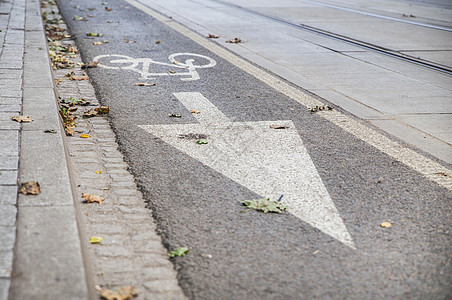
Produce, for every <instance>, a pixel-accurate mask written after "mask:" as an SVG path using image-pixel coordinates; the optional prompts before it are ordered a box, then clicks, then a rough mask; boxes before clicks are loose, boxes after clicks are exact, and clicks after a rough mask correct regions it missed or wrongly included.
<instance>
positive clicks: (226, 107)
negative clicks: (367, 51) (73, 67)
mask: <svg viewBox="0 0 452 300" xmlns="http://www.w3.org/2000/svg"><path fill="white" fill-rule="evenodd" d="M59 5H60V9H61V11H62V13H63V15H64V17H65V19H66V21H67V23H68V26H69V27H70V30H71V33H72V34H73V35H74V36H75V37H76V40H77V45H78V46H79V49H80V51H81V54H82V57H83V58H84V61H85V62H89V61H92V60H94V59H95V60H98V61H99V63H100V64H99V66H98V67H97V68H93V69H90V70H89V75H90V76H91V80H92V81H93V83H94V86H95V89H96V92H97V96H98V98H99V99H100V101H101V102H102V103H103V104H104V105H109V106H110V107H111V113H110V117H111V124H112V126H113V128H114V130H115V132H116V134H117V139H118V142H119V144H120V147H121V151H122V152H123V154H124V155H125V157H126V160H127V162H128V163H129V165H130V168H131V171H132V172H133V174H134V176H135V178H136V182H137V183H138V185H139V187H140V188H141V190H142V192H143V195H144V198H145V199H146V201H147V202H148V203H149V206H150V207H152V209H153V211H154V217H155V218H156V221H157V223H158V228H159V231H160V234H161V235H162V237H163V240H164V244H165V246H166V247H167V248H168V249H174V248H176V247H178V246H185V247H187V248H189V249H190V252H189V254H188V255H186V256H185V257H178V258H175V259H174V260H173V261H174V264H175V267H176V269H177V271H178V279H179V280H180V284H181V286H182V288H183V290H184V292H185V293H186V294H187V296H189V297H190V298H192V299H264V298H265V299H300V298H301V299H310V298H334V299H340V298H347V299H355V298H356V299H375V298H382V299H390V298H398V299H407V298H410V299H445V298H448V297H451V296H452V291H451V285H450V283H451V282H452V265H451V263H452V262H451V257H452V250H451V249H452V248H451V241H452V235H451V225H452V224H451V223H452V222H451V213H452V209H451V208H452V204H451V203H452V202H451V200H452V199H451V195H450V191H449V189H448V187H447V186H445V185H442V186H441V185H440V184H438V183H437V182H434V181H431V180H429V179H427V178H426V176H425V174H421V173H422V172H423V171H422V168H423V167H422V166H421V167H420V168H418V169H417V170H418V171H415V170H414V169H413V167H412V166H411V167H409V166H407V164H406V163H402V162H400V160H398V159H395V158H394V157H393V156H390V155H388V154H387V153H384V152H383V151H382V150H381V149H377V148H376V147H374V146H371V145H370V144H369V143H368V142H365V141H362V140H361V139H358V138H357V137H356V135H354V134H351V133H350V132H348V131H347V130H344V129H343V128H342V127H340V126H338V124H339V123H337V122H335V121H331V118H330V119H329V117H328V114H331V115H332V114H340V113H342V114H345V115H347V112H343V111H342V110H341V108H340V107H335V106H334V105H332V104H330V103H328V101H327V99H326V100H324V99H315V97H314V96H306V97H307V98H309V99H311V98H312V99H314V100H312V101H315V100H319V101H321V102H322V103H325V104H327V105H329V106H331V107H333V108H334V109H333V110H331V111H330V110H325V111H321V112H318V113H311V112H309V111H308V110H307V108H306V106H304V105H302V104H301V103H300V102H299V101H295V100H294V98H293V97H290V96H288V94H287V93H283V92H281V88H279V85H281V86H284V87H286V86H288V87H290V88H291V89H295V90H297V91H298V92H300V93H302V91H301V90H300V89H299V88H298V87H294V86H292V85H290V84H288V83H286V82H284V80H282V79H279V78H277V77H274V76H272V75H269V76H270V78H273V79H275V80H276V81H272V80H270V79H269V81H268V82H267V83H264V82H262V79H259V78H256V76H254V75H252V73H250V72H245V71H244V70H243V68H240V66H237V64H234V63H231V60H228V59H225V58H224V56H222V55H219V54H218V53H216V52H215V51H211V50H209V49H206V48H205V47H204V46H202V45H200V44H198V43H196V42H195V41H194V40H193V39H191V38H189V37H187V36H185V35H183V34H182V33H180V32H178V31H176V30H174V29H173V28H171V27H169V26H168V25H167V23H168V24H169V23H172V22H171V19H167V20H166V22H165V21H163V22H162V21H160V20H156V19H155V18H153V17H151V16H150V15H149V14H148V13H146V12H145V11H143V10H140V9H138V8H136V7H135V6H133V5H131V4H130V3H128V2H125V1H119V0H110V1H108V3H106V4H101V2H100V1H98V2H92V1H87V0H81V1H75V0H72V1H59ZM106 7H107V8H108V10H106ZM88 8H95V10H85V9H88ZM88 14H90V15H92V16H94V17H89V16H88ZM74 16H83V17H86V18H87V19H88V21H75V20H74ZM90 32H92V33H101V34H103V36H102V37H91V36H87V33H90ZM198 38H201V37H199V36H198ZM103 40H108V41H109V42H108V43H104V44H102V45H93V42H96V41H103ZM231 55H232V54H231ZM232 56H233V55H232ZM231 59H232V60H234V58H231ZM237 61H238V62H239V63H238V64H239V65H240V62H241V61H240V59H239V60H237ZM242 65H243V63H242ZM260 72H263V71H262V70H261V71H260ZM136 83H155V86H137V85H136ZM313 97H314V98H313ZM313 103H314V102H313ZM191 111H193V112H191ZM198 111H199V112H200V113H199V114H198V113H197V112H198ZM169 114H176V115H180V116H181V117H180V118H178V117H169ZM342 114H341V115H342ZM346 118H349V117H346ZM350 118H353V117H352V116H350ZM344 122H347V121H346V120H345V121H344ZM271 125H278V126H280V127H284V128H282V129H275V128H271ZM199 139H205V140H206V141H207V142H208V143H207V144H197V143H196V142H197V141H198V140H199ZM412 152H413V153H416V152H415V151H412ZM432 163H433V164H434V165H435V164H436V163H437V162H435V160H434V159H433V158H432ZM439 165H440V164H439ZM419 170H420V171H419ZM446 177H447V176H446ZM281 195H282V198H281V201H282V203H284V204H286V205H288V206H289V210H288V212H285V213H282V214H271V213H268V214H264V213H260V212H257V211H245V209H244V207H243V206H242V205H241V201H242V200H246V199H257V198H263V197H270V198H271V199H274V200H277V199H279V198H280V197H281ZM385 221H386V222H390V223H391V224H392V226H391V227H390V228H382V227H380V224H381V223H382V222H385Z"/></svg>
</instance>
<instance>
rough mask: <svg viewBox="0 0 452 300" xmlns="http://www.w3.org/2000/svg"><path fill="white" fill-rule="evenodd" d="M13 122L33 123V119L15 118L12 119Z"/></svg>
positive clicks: (25, 117) (27, 117)
mask: <svg viewBox="0 0 452 300" xmlns="http://www.w3.org/2000/svg"><path fill="white" fill-rule="evenodd" d="M11 119H12V120H13V121H16V122H19V123H30V122H33V119H32V118H30V117H29V116H14V117H11Z"/></svg>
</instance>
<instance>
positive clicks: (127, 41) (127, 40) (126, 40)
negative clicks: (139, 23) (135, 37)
mask: <svg viewBox="0 0 452 300" xmlns="http://www.w3.org/2000/svg"><path fill="white" fill-rule="evenodd" d="M124 42H126V43H136V42H137V41H132V40H129V39H127V38H126V39H124Z"/></svg>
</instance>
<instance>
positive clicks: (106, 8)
mask: <svg viewBox="0 0 452 300" xmlns="http://www.w3.org/2000/svg"><path fill="white" fill-rule="evenodd" d="M105 10H106V11H112V10H113V9H112V8H108V7H105Z"/></svg>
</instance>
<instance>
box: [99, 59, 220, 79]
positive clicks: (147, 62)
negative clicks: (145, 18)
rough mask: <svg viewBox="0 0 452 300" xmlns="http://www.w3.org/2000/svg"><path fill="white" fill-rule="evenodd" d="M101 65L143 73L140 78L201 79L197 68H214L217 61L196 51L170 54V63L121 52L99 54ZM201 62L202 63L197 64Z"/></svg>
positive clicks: (107, 67)
mask: <svg viewBox="0 0 452 300" xmlns="http://www.w3.org/2000/svg"><path fill="white" fill-rule="evenodd" d="M93 60H94V61H98V62H99V64H98V66H99V67H102V68H105V69H112V70H131V71H134V72H137V73H139V74H140V75H141V77H140V79H144V80H148V79H154V77H156V76H183V77H182V78H181V80H183V81H193V80H199V79H200V77H199V74H198V72H197V70H196V69H202V68H212V67H214V66H215V65H216V64H217V63H216V61H215V60H213V59H212V58H210V57H208V56H204V55H200V54H195V53H173V54H171V55H169V56H168V60H169V62H170V63H164V62H158V61H155V60H153V59H152V58H132V57H130V56H126V55H120V54H104V55H98V56H96V57H95V58H94V59H93ZM199 62H201V63H202V64H197V63H199ZM153 66H166V67H170V68H175V69H185V70H187V72H175V71H173V72H170V71H169V70H167V72H160V73H157V72H151V68H153Z"/></svg>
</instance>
